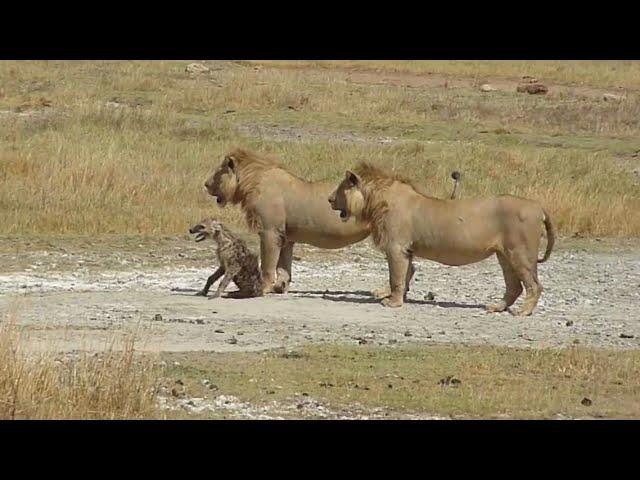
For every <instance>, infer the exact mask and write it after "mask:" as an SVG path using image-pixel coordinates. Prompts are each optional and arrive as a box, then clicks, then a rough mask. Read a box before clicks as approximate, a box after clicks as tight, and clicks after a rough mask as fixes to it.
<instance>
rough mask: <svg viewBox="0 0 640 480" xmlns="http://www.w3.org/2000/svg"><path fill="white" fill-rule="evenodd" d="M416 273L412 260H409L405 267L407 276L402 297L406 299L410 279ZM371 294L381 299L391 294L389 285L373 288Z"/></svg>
mask: <svg viewBox="0 0 640 480" xmlns="http://www.w3.org/2000/svg"><path fill="white" fill-rule="evenodd" d="M415 273H416V267H414V266H413V261H410V262H409V268H407V277H406V281H405V291H404V299H405V300H406V299H407V293H408V292H409V286H410V285H411V279H412V278H413V275H414V274H415ZM372 294H373V296H374V297H375V298H377V299H378V300H381V299H383V298H387V297H388V296H389V295H391V287H389V286H385V287H382V288H380V289H378V290H374V291H373V292H372Z"/></svg>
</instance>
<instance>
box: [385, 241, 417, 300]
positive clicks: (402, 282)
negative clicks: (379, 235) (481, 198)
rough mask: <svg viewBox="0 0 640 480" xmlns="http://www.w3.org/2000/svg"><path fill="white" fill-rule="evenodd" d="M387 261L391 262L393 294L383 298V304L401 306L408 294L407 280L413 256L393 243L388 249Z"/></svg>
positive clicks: (390, 282)
mask: <svg viewBox="0 0 640 480" xmlns="http://www.w3.org/2000/svg"><path fill="white" fill-rule="evenodd" d="M387 262H388V263H389V287H390V288H391V295H389V296H388V297H387V298H385V299H383V300H382V305H384V306H385V307H401V306H402V304H403V302H404V296H405V294H406V282H407V277H408V272H409V271H410V270H409V265H410V264H411V256H410V255H409V254H407V252H406V251H405V249H403V248H402V247H401V246H399V245H393V246H390V247H389V248H388V250H387Z"/></svg>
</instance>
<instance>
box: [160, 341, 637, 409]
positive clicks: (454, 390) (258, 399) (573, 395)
mask: <svg viewBox="0 0 640 480" xmlns="http://www.w3.org/2000/svg"><path fill="white" fill-rule="evenodd" d="M164 358H165V359H166V360H167V363H168V364H169V365H173V362H178V364H179V366H170V367H168V368H167V375H168V377H169V378H170V379H173V380H178V379H179V380H180V382H182V384H184V387H185V390H186V392H187V394H188V395H190V396H194V397H207V396H211V394H212V393H211V391H210V390H209V388H208V386H207V385H203V380H204V379H208V380H210V381H211V382H214V383H215V385H216V386H217V387H218V390H216V391H215V392H214V394H215V395H220V394H225V395H233V396H235V397H237V398H239V399H241V400H243V401H245V402H249V403H251V404H253V405H263V404H267V403H269V402H274V401H275V402H280V403H286V402H287V401H291V400H292V399H293V398H294V397H297V398H304V397H309V398H313V399H315V400H318V401H321V402H323V403H325V404H326V405H328V406H329V407H330V408H332V409H333V410H336V411H342V412H348V411H349V410H350V408H351V409H352V408H353V406H354V405H357V406H358V407H359V408H364V409H365V410H366V409H369V410H374V409H376V408H385V409H388V411H389V412H390V416H391V417H393V416H394V415H398V414H402V413H404V414H407V413H409V414H410V413H414V414H420V413H422V414H431V415H438V416H445V417H453V418H520V419H523V418H557V417H558V416H565V417H567V416H568V417H573V418H580V417H582V418H587V417H590V418H597V417H606V418H637V417H638V415H640V404H639V403H638V402H637V398H638V395H639V394H640V382H639V381H638V379H639V378H640V375H639V374H640V353H638V352H637V351H630V352H616V353H614V352H606V351H599V350H588V349H580V348H572V349H565V350H524V349H513V348H497V347H468V346H467V347H462V346H429V347H425V346H402V347H399V346H398V347H370V346H358V347H353V346H345V345H342V346H336V345H322V346H308V347H304V348H300V349H296V350H295V351H288V352H285V351H284V350H280V351H270V352H263V353H242V354H240V353H238V354H203V353H195V352H194V353H189V354H171V355H167V356H165V357H164ZM447 377H450V378H449V379H448V381H447ZM585 398H586V399H587V401H585V402H584V403H583V399H585ZM589 401H590V404H589ZM585 403H587V404H588V405H585ZM223 413H224V412H223ZM216 415H220V412H216Z"/></svg>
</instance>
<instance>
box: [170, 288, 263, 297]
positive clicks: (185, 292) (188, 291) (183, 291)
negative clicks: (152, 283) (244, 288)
mask: <svg viewBox="0 0 640 480" xmlns="http://www.w3.org/2000/svg"><path fill="white" fill-rule="evenodd" d="M200 291H201V289H199V288H179V287H176V288H172V289H171V294H172V295H180V296H183V297H197V296H198V295H196V293H198V292H200ZM214 292H215V290H211V291H210V292H209V294H208V295H207V296H206V298H210V297H211V296H212V295H213V294H214ZM238 292H239V290H232V291H229V292H225V293H223V294H222V295H221V296H220V297H219V298H225V299H226V298H231V299H233V300H237V299H247V298H258V297H246V296H244V295H243V296H240V295H239V294H238ZM202 298H205V297H202Z"/></svg>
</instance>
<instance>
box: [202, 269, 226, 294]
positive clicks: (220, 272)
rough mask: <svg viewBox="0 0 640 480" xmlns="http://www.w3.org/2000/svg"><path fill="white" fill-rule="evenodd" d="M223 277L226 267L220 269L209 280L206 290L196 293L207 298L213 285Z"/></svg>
mask: <svg viewBox="0 0 640 480" xmlns="http://www.w3.org/2000/svg"><path fill="white" fill-rule="evenodd" d="M222 275H224V267H218V269H217V270H216V271H215V272H214V273H213V275H211V276H210V277H209V278H208V279H207V283H206V284H205V286H204V288H203V289H202V290H200V291H199V292H198V293H196V295H197V296H201V297H206V296H207V293H209V289H210V288H211V285H213V284H214V283H215V282H216V280H218V279H219V278H220V277H221V276H222Z"/></svg>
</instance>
